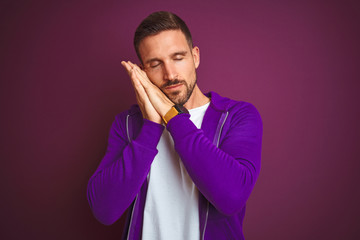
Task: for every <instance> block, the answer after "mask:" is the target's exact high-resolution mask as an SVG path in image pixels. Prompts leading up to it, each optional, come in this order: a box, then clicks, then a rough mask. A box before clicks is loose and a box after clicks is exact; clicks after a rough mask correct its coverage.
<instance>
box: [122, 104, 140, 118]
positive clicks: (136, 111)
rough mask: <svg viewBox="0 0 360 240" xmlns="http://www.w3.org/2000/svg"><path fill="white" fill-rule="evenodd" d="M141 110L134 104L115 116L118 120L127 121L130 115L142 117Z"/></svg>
mask: <svg viewBox="0 0 360 240" xmlns="http://www.w3.org/2000/svg"><path fill="white" fill-rule="evenodd" d="M141 116H142V115H141V111H140V108H139V106H138V105H137V104H134V105H132V106H131V107H130V108H129V109H127V110H125V111H123V112H120V113H119V114H117V115H116V116H115V121H116V122H125V121H126V119H127V118H128V117H131V118H137V117H141Z"/></svg>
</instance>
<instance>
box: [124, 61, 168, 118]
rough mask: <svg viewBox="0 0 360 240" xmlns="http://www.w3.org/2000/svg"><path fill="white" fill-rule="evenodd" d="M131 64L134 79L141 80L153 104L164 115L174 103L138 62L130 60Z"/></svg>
mask: <svg viewBox="0 0 360 240" xmlns="http://www.w3.org/2000/svg"><path fill="white" fill-rule="evenodd" d="M128 64H129V66H131V67H132V68H133V71H134V75H133V76H134V77H135V78H136V79H134V80H133V81H136V82H140V84H141V85H142V87H143V89H144V90H145V92H146V95H147V96H148V99H149V100H150V102H151V104H152V105H153V107H154V108H155V110H156V111H157V113H158V114H159V115H160V116H164V115H165V114H166V113H167V112H168V111H169V110H170V108H171V107H172V106H173V105H174V103H173V102H172V101H171V100H170V99H169V98H168V97H167V96H166V95H165V94H164V93H163V92H162V91H161V90H160V89H159V88H158V87H157V86H155V85H154V84H153V83H152V82H151V81H150V79H149V78H148V77H147V75H146V73H145V72H144V71H143V70H141V69H140V68H139V67H138V66H137V65H136V64H133V63H131V62H128Z"/></svg>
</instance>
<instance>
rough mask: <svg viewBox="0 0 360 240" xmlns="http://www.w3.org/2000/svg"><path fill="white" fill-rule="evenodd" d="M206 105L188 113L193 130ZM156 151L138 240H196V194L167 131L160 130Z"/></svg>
mask: <svg viewBox="0 0 360 240" xmlns="http://www.w3.org/2000/svg"><path fill="white" fill-rule="evenodd" d="M209 104H210V103H207V104H205V105H203V106H201V107H198V108H194V109H190V110H189V113H190V120H191V121H192V122H193V123H194V124H195V126H196V127H197V128H200V127H201V123H202V120H203V118H204V115H205V111H206V109H207V108H208V106H209ZM157 149H158V154H157V155H156V157H155V159H154V161H153V163H152V165H151V169H150V172H149V176H148V177H149V185H148V190H147V194H146V202H145V209H144V222H143V231H142V239H144V240H168V239H171V240H183V239H187V240H188V239H189V240H190V239H196V240H199V239H200V230H199V202H198V196H199V193H198V190H197V188H196V186H195V184H194V183H193V181H192V180H191V178H190V176H189V175H188V173H187V171H186V169H185V167H184V165H183V163H182V161H181V159H180V157H179V155H178V154H177V152H176V151H175V149H174V142H173V140H172V137H171V135H170V133H169V132H168V131H166V130H164V131H163V134H162V136H161V138H160V141H159V143H158V145H157Z"/></svg>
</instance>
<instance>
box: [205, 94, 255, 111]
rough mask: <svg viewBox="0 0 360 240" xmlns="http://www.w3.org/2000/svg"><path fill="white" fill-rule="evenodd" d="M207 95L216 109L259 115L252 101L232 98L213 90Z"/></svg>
mask: <svg viewBox="0 0 360 240" xmlns="http://www.w3.org/2000/svg"><path fill="white" fill-rule="evenodd" d="M207 96H209V97H211V103H212V106H213V108H215V109H216V110H218V111H223V112H229V113H237V114H255V115H259V117H260V114H259V112H258V110H257V109H256V107H255V106H254V105H253V104H252V103H249V102H245V101H237V100H233V99H230V98H227V97H223V96H220V95H219V94H217V93H215V92H210V93H208V94H207Z"/></svg>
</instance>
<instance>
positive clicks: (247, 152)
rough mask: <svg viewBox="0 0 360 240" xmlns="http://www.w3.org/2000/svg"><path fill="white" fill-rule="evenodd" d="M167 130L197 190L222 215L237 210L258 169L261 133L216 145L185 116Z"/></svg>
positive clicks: (178, 117) (244, 199)
mask: <svg viewBox="0 0 360 240" xmlns="http://www.w3.org/2000/svg"><path fill="white" fill-rule="evenodd" d="M168 130H169V132H170V133H171V135H172V137H173V139H174V143H175V149H176V151H177V152H178V153H179V155H180V157H181V159H182V161H183V163H184V166H185V167H186V169H187V171H188V173H189V175H190V176H191V178H192V180H193V181H194V183H195V185H196V186H197V187H198V189H199V191H200V192H201V193H202V194H203V195H204V196H205V197H206V198H207V199H208V200H209V201H210V202H211V203H212V204H213V205H214V206H215V207H216V208H217V209H218V210H219V211H220V212H222V213H224V214H227V215H231V214H234V213H237V212H238V211H240V210H241V209H242V207H243V206H244V205H245V202H246V200H247V199H248V197H249V195H250V193H251V191H252V189H253V186H254V184H255V181H256V179H257V176H258V174H259V171H260V153H261V136H259V134H258V133H255V134H245V135H246V137H243V136H241V134H238V137H235V136H234V137H233V138H232V139H231V140H228V141H224V142H223V143H222V144H221V145H220V147H217V146H215V145H214V144H213V143H212V142H211V141H210V140H209V139H208V138H207V137H206V136H205V135H204V133H203V131H202V130H199V129H197V128H196V126H195V125H194V124H193V123H192V122H191V121H190V120H189V118H188V117H187V116H185V115H179V116H177V117H175V118H174V119H172V120H171V121H170V122H169V124H168ZM234 131H236V130H234Z"/></svg>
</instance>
